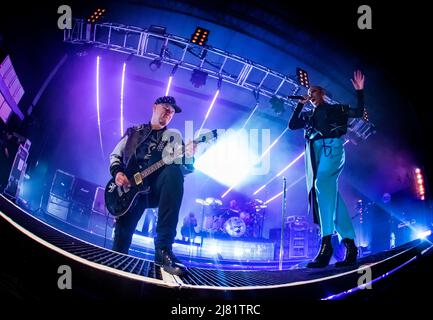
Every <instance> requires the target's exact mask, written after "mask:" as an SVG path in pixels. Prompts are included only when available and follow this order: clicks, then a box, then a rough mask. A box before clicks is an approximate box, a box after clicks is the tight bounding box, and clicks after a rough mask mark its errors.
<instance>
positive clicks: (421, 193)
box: [413, 168, 425, 201]
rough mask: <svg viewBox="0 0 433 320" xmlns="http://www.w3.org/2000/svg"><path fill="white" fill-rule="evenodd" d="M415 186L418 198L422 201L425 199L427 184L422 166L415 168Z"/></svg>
mask: <svg viewBox="0 0 433 320" xmlns="http://www.w3.org/2000/svg"><path fill="white" fill-rule="evenodd" d="M413 176H414V182H415V183H414V184H415V186H414V188H415V193H416V195H417V198H418V199H419V200H421V201H424V200H425V186H424V177H423V174H422V171H421V169H420V168H415V170H414V173H413Z"/></svg>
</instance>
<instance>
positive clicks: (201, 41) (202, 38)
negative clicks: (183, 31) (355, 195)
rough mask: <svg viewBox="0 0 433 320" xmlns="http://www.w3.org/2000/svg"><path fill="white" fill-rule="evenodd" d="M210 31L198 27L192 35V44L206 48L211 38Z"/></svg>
mask: <svg viewBox="0 0 433 320" xmlns="http://www.w3.org/2000/svg"><path fill="white" fill-rule="evenodd" d="M209 32H210V31H209V30H208V29H205V28H202V27H197V28H195V31H194V33H193V34H192V35H191V39H190V40H191V42H192V43H195V44H198V45H199V46H204V45H205V44H206V42H207V40H208V36H209Z"/></svg>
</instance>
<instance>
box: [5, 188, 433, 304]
mask: <svg viewBox="0 0 433 320" xmlns="http://www.w3.org/2000/svg"><path fill="white" fill-rule="evenodd" d="M0 224H1V228H2V233H1V236H2V239H1V242H0V243H2V253H3V255H6V256H7V257H8V255H9V257H8V259H7V261H12V262H14V263H18V264H19V267H18V269H17V270H20V268H22V267H23V266H22V264H20V261H21V260H23V261H26V263H32V269H33V270H34V271H35V272H40V277H39V278H40V279H39V280H38V279H33V278H32V279H31V283H32V285H37V283H38V281H42V279H45V278H48V279H50V278H55V277H56V276H57V274H56V273H55V272H54V271H53V270H56V269H53V268H54V266H56V265H59V264H68V265H71V266H73V269H75V270H80V273H79V277H76V278H75V281H76V283H77V284H76V286H77V287H79V288H80V290H79V292H80V295H84V296H86V295H90V296H93V295H96V296H100V297H101V298H104V297H112V296H116V295H125V296H122V297H123V298H126V297H133V298H141V297H143V298H144V297H150V298H156V297H158V296H159V294H163V295H164V296H165V297H167V298H175V297H176V298H177V297H181V298H185V299H215V298H216V299H237V298H250V299H257V298H260V299H274V298H278V297H281V296H280V295H284V296H285V297H287V296H292V297H294V298H296V299H308V300H310V299H313V300H322V299H340V298H342V297H344V296H351V295H356V294H357V293H358V294H365V293H366V292H367V291H368V290H362V285H364V287H366V286H368V285H369V284H370V285H371V284H375V283H376V282H378V283H385V282H386V278H391V277H392V276H393V274H394V273H396V274H398V273H401V269H404V268H407V267H409V266H410V265H413V264H415V263H417V261H418V260H419V259H421V258H422V257H424V256H430V255H431V251H432V250H431V249H432V247H433V245H432V244H431V242H429V241H426V240H416V241H413V242H411V243H408V244H406V245H404V246H401V247H398V248H395V249H393V250H390V251H386V252H382V253H380V254H375V255H370V256H367V257H364V258H361V259H360V260H359V265H358V266H355V267H348V268H335V267H334V266H332V265H330V266H328V267H326V268H323V269H318V270H316V269H308V268H305V267H304V265H305V262H304V263H299V264H296V265H294V266H292V267H290V268H289V269H286V270H281V271H279V270H274V271H271V270H223V268H221V265H219V264H218V263H217V262H215V263H214V264H213V265H210V266H208V267H207V268H201V267H196V266H194V265H192V264H190V265H189V273H188V275H186V276H183V277H178V276H172V275H170V274H168V273H166V272H164V270H162V269H160V268H159V267H157V266H155V265H154V263H153V261H152V259H147V258H146V259H142V258H138V257H134V256H130V255H123V254H119V253H117V252H113V251H111V250H108V249H105V248H103V247H100V246H97V245H94V244H91V243H89V242H86V241H84V240H82V239H78V238H76V237H72V236H70V235H68V234H66V233H64V232H62V231H60V230H57V229H55V228H53V227H52V226H50V225H49V224H46V223H44V222H43V221H40V220H38V219H37V218H35V217H33V216H32V215H30V214H28V213H27V212H25V211H24V210H22V209H21V208H19V207H18V206H17V205H15V204H14V203H13V202H11V201H10V200H8V199H7V198H5V197H4V196H1V195H0ZM12 239H13V240H12ZM10 241H14V246H8V245H7V244H8V243H10ZM12 257H13V259H12ZM11 270H15V269H13V268H12V269H11ZM49 270H51V272H52V273H50V272H49ZM11 272H12V271H11ZM362 275H366V278H365V279H367V280H368V281H365V282H363V283H361V285H360V282H359V281H360V277H361V276H362ZM376 285H377V284H376ZM144 287H145V288H146V290H144ZM107 288H110V290H108V289H107ZM126 289H127V290H126ZM166 291H167V292H166ZM45 294H46V295H48V296H50V292H49V290H48V292H47V293H45ZM44 297H45V295H44Z"/></svg>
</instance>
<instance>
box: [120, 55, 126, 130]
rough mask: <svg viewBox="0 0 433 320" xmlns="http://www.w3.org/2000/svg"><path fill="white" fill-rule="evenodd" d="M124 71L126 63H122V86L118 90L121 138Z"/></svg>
mask: <svg viewBox="0 0 433 320" xmlns="http://www.w3.org/2000/svg"><path fill="white" fill-rule="evenodd" d="M125 70H126V62H124V63H123V69H122V86H121V88H120V135H121V136H122V137H123V132H124V131H123V95H124V88H125Z"/></svg>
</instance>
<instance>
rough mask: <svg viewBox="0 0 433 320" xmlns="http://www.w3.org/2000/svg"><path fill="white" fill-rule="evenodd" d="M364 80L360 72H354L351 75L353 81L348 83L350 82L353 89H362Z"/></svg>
mask: <svg viewBox="0 0 433 320" xmlns="http://www.w3.org/2000/svg"><path fill="white" fill-rule="evenodd" d="M364 80H365V77H364V75H363V74H362V72H361V71H360V70H356V71H355V72H354V73H353V79H350V81H352V84H353V87H354V88H355V89H356V90H362V89H364Z"/></svg>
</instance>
